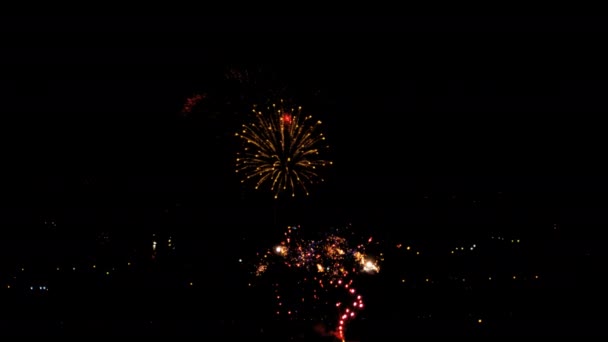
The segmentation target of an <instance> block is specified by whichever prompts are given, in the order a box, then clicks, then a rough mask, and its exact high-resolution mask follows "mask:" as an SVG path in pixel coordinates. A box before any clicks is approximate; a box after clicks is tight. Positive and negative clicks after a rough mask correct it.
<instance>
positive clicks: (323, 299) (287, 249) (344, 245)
mask: <svg viewBox="0 0 608 342" xmlns="http://www.w3.org/2000/svg"><path fill="white" fill-rule="evenodd" d="M299 231H300V228H299V227H297V226H296V227H288V228H287V231H286V232H285V239H284V240H283V241H282V242H281V243H279V244H278V245H276V246H274V247H273V248H272V249H270V250H268V251H266V252H265V253H262V254H261V255H259V257H260V261H259V262H258V263H257V264H256V265H255V270H254V273H255V275H256V276H258V277H261V276H262V275H264V274H265V273H267V272H268V271H270V269H271V268H277V267H282V268H283V272H281V273H280V275H279V279H280V281H279V280H277V281H276V282H275V283H274V284H273V286H274V295H275V300H276V304H277V311H276V314H277V315H279V316H284V317H288V318H289V319H311V318H313V316H314V317H316V318H321V319H322V320H323V321H325V322H326V323H328V325H329V326H331V327H333V329H334V330H333V335H334V336H336V337H338V338H339V339H344V334H345V330H346V325H347V323H348V322H349V321H350V320H352V319H354V318H355V317H356V316H357V314H358V313H359V311H360V310H362V309H363V305H364V303H363V297H362V295H361V293H359V291H357V289H356V288H355V284H353V281H354V278H355V276H356V275H357V274H360V273H370V274H375V273H377V272H379V270H380V269H379V266H378V264H377V262H376V261H375V260H374V259H373V258H371V257H369V256H368V255H367V253H366V246H367V245H368V244H370V243H371V242H372V238H369V239H367V240H365V241H363V242H362V243H359V244H357V245H351V244H350V243H349V239H347V237H349V235H345V234H342V233H347V232H341V231H338V230H336V231H335V232H332V233H328V234H326V235H324V236H323V237H322V238H319V239H312V240H307V239H303V238H301V237H300V234H299ZM351 235H352V234H351ZM345 236H346V237H345ZM284 271H290V272H288V273H285V272H284ZM290 276H293V280H295V284H294V285H293V286H294V289H293V290H289V289H290V288H291V287H290V286H287V282H288V279H290Z"/></svg>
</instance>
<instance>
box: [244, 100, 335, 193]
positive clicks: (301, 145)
mask: <svg viewBox="0 0 608 342" xmlns="http://www.w3.org/2000/svg"><path fill="white" fill-rule="evenodd" d="M320 125H321V121H318V120H317V121H315V120H313V119H312V116H310V115H303V114H302V107H299V106H298V107H293V108H289V107H286V106H284V104H283V100H281V101H280V103H279V104H272V106H269V107H267V108H266V109H265V110H262V109H261V108H258V107H257V106H254V108H253V120H252V121H251V122H250V123H246V124H243V126H242V130H241V132H240V133H236V134H235V135H236V136H237V137H239V138H241V139H242V140H243V142H244V147H243V150H242V151H241V152H240V153H238V154H237V158H236V172H237V173H241V174H242V175H243V179H242V182H243V183H244V182H246V181H251V182H253V183H254V186H255V189H259V188H260V187H261V186H268V187H269V188H270V190H271V191H272V192H273V193H274V197H275V198H278V197H279V194H281V193H284V192H286V193H291V196H292V197H294V196H295V194H296V190H298V191H299V190H302V191H303V192H304V193H305V194H306V195H308V194H309V186H310V185H311V184H314V183H317V182H322V181H323V178H321V177H320V175H319V170H320V169H322V168H324V167H327V166H328V165H331V164H332V162H331V161H327V160H324V159H322V158H321V155H322V154H321V153H320V152H321V151H322V150H324V149H326V148H327V147H328V146H327V145H326V144H325V136H324V135H323V133H321V132H320Z"/></svg>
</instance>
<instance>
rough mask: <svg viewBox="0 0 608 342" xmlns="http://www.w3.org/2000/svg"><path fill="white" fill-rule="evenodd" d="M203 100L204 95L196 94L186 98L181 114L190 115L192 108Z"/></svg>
mask: <svg viewBox="0 0 608 342" xmlns="http://www.w3.org/2000/svg"><path fill="white" fill-rule="evenodd" d="M204 98H205V95H202V94H196V95H194V96H192V97H189V98H187V99H186V102H185V103H184V106H183V107H182V111H181V113H182V114H190V113H191V112H192V110H193V109H194V107H196V105H197V104H199V102H201V101H202V100H203V99H204Z"/></svg>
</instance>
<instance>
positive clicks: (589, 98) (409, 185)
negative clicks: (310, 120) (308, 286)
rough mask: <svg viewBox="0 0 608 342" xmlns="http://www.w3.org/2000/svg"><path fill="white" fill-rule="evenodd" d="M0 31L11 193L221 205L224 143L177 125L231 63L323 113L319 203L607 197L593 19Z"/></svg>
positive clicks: (52, 24) (131, 24) (15, 24)
mask: <svg viewBox="0 0 608 342" xmlns="http://www.w3.org/2000/svg"><path fill="white" fill-rule="evenodd" d="M3 22H4V23H3V25H2V32H3V36H5V37H7V38H8V39H6V40H5V42H4V43H3V44H4V45H3V46H2V70H3V72H2V74H1V75H0V86H1V89H2V96H1V99H2V113H3V115H2V122H3V123H2V127H3V129H4V133H3V134H2V137H3V146H4V152H5V153H4V156H3V158H4V165H5V167H4V171H6V173H5V175H4V176H3V179H2V183H3V184H4V186H5V188H6V189H7V191H4V193H5V194H6V195H5V196H7V197H6V198H7V199H9V200H10V199H11V196H13V195H12V194H14V196H22V195H23V194H24V193H26V192H27V191H32V192H34V193H40V192H45V191H47V192H48V191H50V192H53V191H59V192H61V191H64V190H66V189H67V190H70V191H71V190H74V189H79V188H80V187H82V184H81V183H82V182H83V181H82V180H80V179H81V177H83V175H93V176H95V177H97V179H96V181H94V182H92V183H95V184H97V185H96V186H97V188H98V191H102V192H103V191H105V192H106V193H107V192H112V191H116V193H121V194H136V195H134V196H136V197H137V196H140V197H143V198H144V199H146V198H150V196H149V195H141V193H149V192H151V193H164V192H177V193H181V192H185V193H197V191H198V192H201V191H202V192H205V191H207V192H211V193H214V194H226V193H229V194H228V195H226V196H228V197H229V196H232V195H231V194H232V192H230V191H232V190H234V191H238V190H235V189H238V186H239V185H238V184H236V185H235V184H234V182H233V181H234V179H233V178H232V176H231V175H230V173H231V172H232V171H231V170H232V167H231V165H230V160H231V156H230V153H231V146H230V145H229V144H226V145H213V144H211V145H210V144H209V143H208V142H209V141H208V140H205V136H207V135H209V134H212V133H208V132H209V131H210V130H209V128H210V127H213V123H212V122H211V121H210V120H209V119H205V118H201V117H199V118H195V119H191V120H190V121H187V120H186V121H184V120H182V119H183V118H180V117H179V115H178V114H179V111H180V109H181V106H182V105H183V102H184V100H185V98H187V97H188V96H191V95H192V94H194V93H199V92H201V93H202V92H206V93H210V94H212V95H214V96H217V97H220V96H221V95H218V94H222V91H223V90H222V89H223V88H222V87H224V86H225V84H224V83H225V82H224V80H223V78H222V77H223V75H224V73H225V71H226V70H227V68H229V67H231V66H237V67H240V68H242V69H249V70H254V69H260V70H262V74H263V75H266V76H263V77H268V78H270V79H272V80H273V82H274V83H275V84H281V85H285V86H286V87H287V91H286V93H287V94H289V95H290V96H292V97H293V98H294V99H295V100H296V101H300V102H302V103H303V105H304V107H305V108H311V110H312V111H314V114H315V115H316V116H319V117H321V118H323V120H324V121H325V123H326V129H327V131H328V139H329V141H330V143H331V144H332V153H333V157H334V159H335V161H336V165H335V168H334V169H333V170H332V171H331V173H330V174H329V176H328V180H329V182H328V185H327V186H326V187H325V188H322V189H321V190H320V193H319V194H323V196H321V195H319V197H324V198H326V200H327V199H328V198H330V199H328V200H327V201H328V202H332V203H335V202H336V201H338V202H339V201H341V200H351V201H354V202H357V201H359V200H361V199H366V200H368V201H369V203H378V202H377V199H378V198H399V197H400V196H403V194H406V193H417V192H420V193H423V192H446V193H449V192H453V191H461V192H462V191H465V192H466V191H481V192H489V193H492V192H499V191H513V192H535V191H536V192H543V193H546V192H547V191H549V192H573V191H574V192H579V193H585V194H587V193H601V192H602V191H605V190H606V186H607V184H606V182H605V180H603V177H602V172H601V170H600V165H602V164H603V162H602V156H603V155H604V151H603V150H604V148H603V146H604V145H605V141H604V140H605V134H603V130H604V129H603V127H604V125H603V124H602V123H603V122H604V118H603V116H602V114H604V113H605V112H606V109H607V108H606V102H605V101H604V96H605V95H604V94H605V93H606V90H607V89H606V88H607V87H608V83H607V82H608V81H607V78H606V76H607V74H606V67H605V63H604V61H605V60H606V58H605V57H606V55H605V52H603V49H602V45H601V43H600V42H601V41H602V38H603V37H604V36H605V32H606V31H605V27H604V25H602V18H599V17H596V18H590V17H485V18H484V17H411V16H410V17H344V16H342V17H281V18H273V17H255V18H254V17H248V18H244V17H215V18H210V17H145V18H144V17H84V18H75V17H53V18H51V17H44V18H42V17H38V18H32V17H26V18H11V19H8V20H3ZM268 75H272V76H268ZM203 132H205V133H203ZM213 134H217V132H215V133H213ZM220 134H227V135H229V134H230V132H229V131H226V132H222V133H220ZM79 177H80V178H79ZM217 177H219V178H217ZM218 179H222V181H218ZM85 183H86V181H85ZM210 189H211V190H210ZM226 189H232V190H230V191H228V192H227V191H226ZM74 191H75V190H74ZM9 194H11V195H9ZM332 196H333V197H332ZM119 197H121V198H123V196H122V195H121V196H119ZM127 197H128V196H127ZM366 203H367V202H366ZM393 203H396V202H394V201H393ZM395 205H398V204H395Z"/></svg>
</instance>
